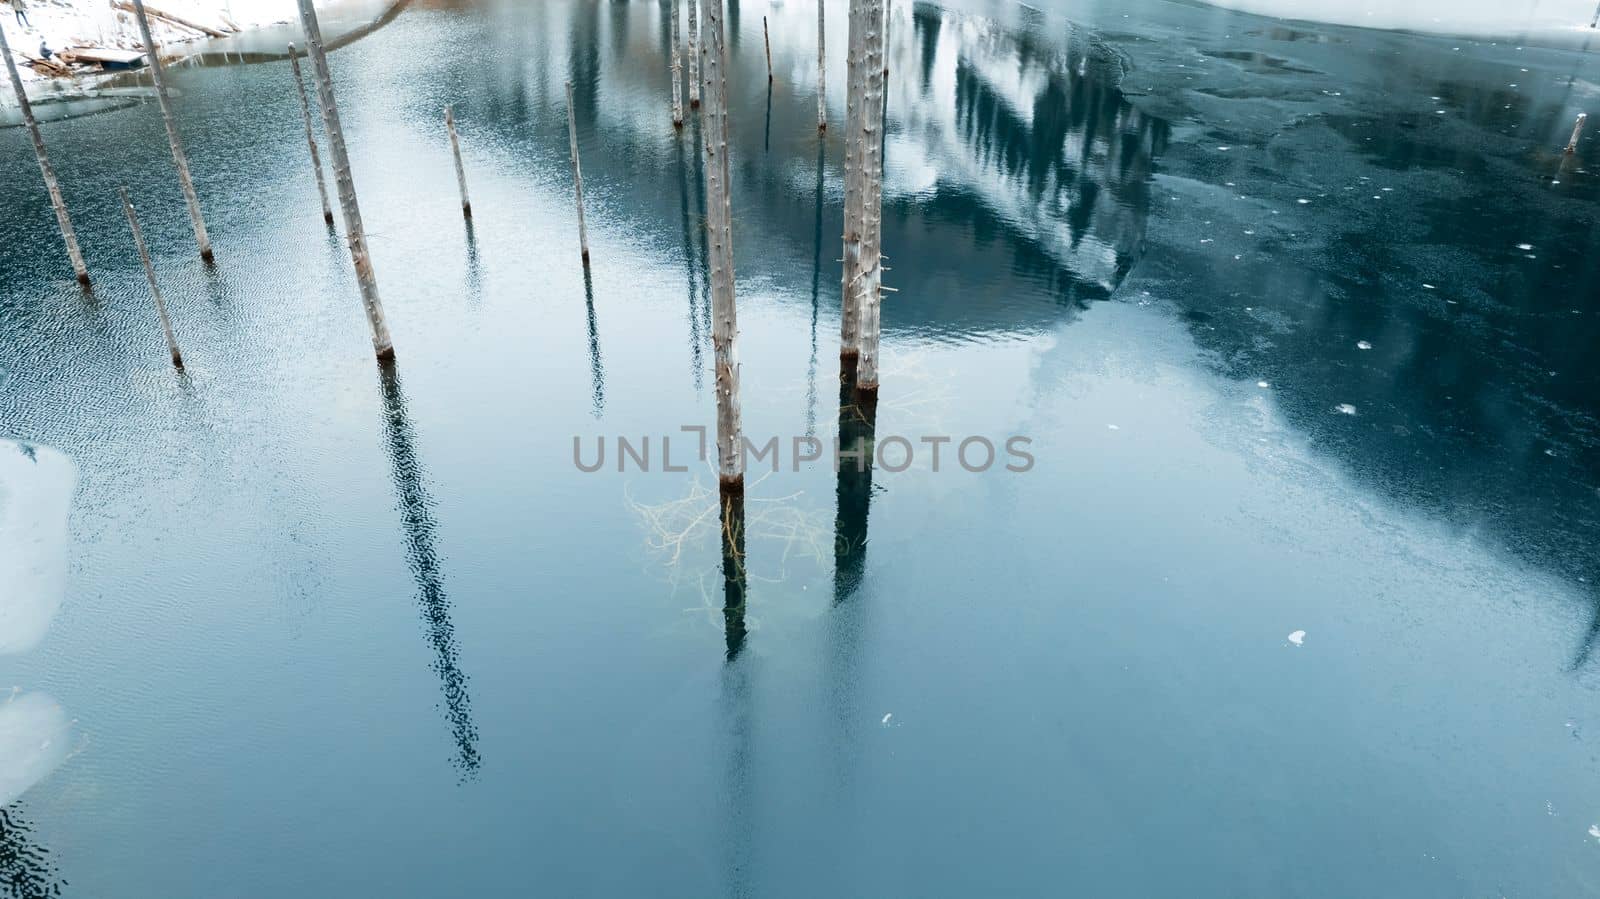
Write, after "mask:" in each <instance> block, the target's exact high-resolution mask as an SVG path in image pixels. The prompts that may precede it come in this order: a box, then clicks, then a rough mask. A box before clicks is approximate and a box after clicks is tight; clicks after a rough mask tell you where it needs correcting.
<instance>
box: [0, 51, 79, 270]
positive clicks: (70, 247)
mask: <svg viewBox="0 0 1600 899" xmlns="http://www.w3.org/2000/svg"><path fill="white" fill-rule="evenodd" d="M0 56H4V57H5V58H6V72H7V73H8V74H9V75H10V76H11V88H12V89H13V90H15V91H16V92H17V106H19V107H20V108H21V109H22V121H23V122H24V123H26V124H27V126H28V136H29V137H30V138H32V139H33V155H34V158H35V159H37V160H39V173H40V174H41V175H43V176H44V189H45V190H46V191H48V192H49V194H50V207H51V208H52V209H54V210H55V213H56V224H57V225H58V226H60V228H61V239H62V240H63V241H65V242H66V244H67V258H68V259H69V260H71V261H72V273H73V274H75V275H77V277H78V283H79V284H82V285H83V286H84V287H88V286H89V269H88V267H87V266H85V265H84V264H83V253H82V252H81V251H80V250H79V249H78V234H77V232H76V231H73V230H72V217H71V216H69V215H67V201H66V200H64V199H62V198H61V185H60V184H58V183H56V170H55V168H54V167H53V166H51V165H50V155H49V154H48V153H46V152H45V149H44V135H42V134H40V133H39V122H38V120H36V119H35V118H34V117H33V104H31V103H29V102H28V92H27V91H26V90H25V89H23V87H22V76H21V75H20V74H18V73H17V63H16V60H14V59H12V58H11V45H10V44H8V43H6V34H5V29H3V28H0Z"/></svg>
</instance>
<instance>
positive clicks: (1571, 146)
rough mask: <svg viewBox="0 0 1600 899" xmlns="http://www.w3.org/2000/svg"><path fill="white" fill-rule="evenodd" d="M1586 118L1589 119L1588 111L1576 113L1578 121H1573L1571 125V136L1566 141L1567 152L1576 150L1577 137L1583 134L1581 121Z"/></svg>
mask: <svg viewBox="0 0 1600 899" xmlns="http://www.w3.org/2000/svg"><path fill="white" fill-rule="evenodd" d="M1588 119H1589V114H1588V113H1586V112H1580V113H1578V121H1577V122H1576V123H1574V124H1573V126H1572V137H1571V139H1569V140H1568V141H1567V152H1568V153H1576V152H1577V151H1578V138H1580V137H1582V136H1583V123H1584V122H1585V121H1588Z"/></svg>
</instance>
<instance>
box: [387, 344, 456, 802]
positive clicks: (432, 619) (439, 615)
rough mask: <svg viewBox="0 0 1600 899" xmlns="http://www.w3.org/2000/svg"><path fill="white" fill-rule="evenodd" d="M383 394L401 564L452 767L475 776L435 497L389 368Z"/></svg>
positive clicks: (395, 375) (396, 379) (396, 377)
mask: <svg viewBox="0 0 1600 899" xmlns="http://www.w3.org/2000/svg"><path fill="white" fill-rule="evenodd" d="M379 384H380V386H381V389H382V392H383V430H384V436H385V438H386V441H385V443H386V446H387V449H388V452H389V462H390V464H391V465H392V466H393V468H394V485H395V491H396V493H397V494H398V495H399V500H400V517H401V527H402V528H403V529H404V531H405V539H406V563H407V564H408V565H409V566H410V568H411V575H412V577H413V578H414V579H415V580H416V583H417V605H418V606H419V607H420V608H421V610H422V621H423V624H424V626H425V628H426V632H427V634H426V635H427V639H428V645H429V646H430V647H432V649H433V652H434V661H433V665H432V667H433V670H434V673H435V674H437V675H438V676H439V682H440V685H441V686H442V688H443V690H444V704H445V718H446V719H447V720H448V721H449V722H450V735H451V737H452V738H453V739H454V742H455V745H456V757H455V760H454V765H455V767H456V769H457V770H458V771H459V772H460V773H461V777H462V778H463V779H464V780H465V779H470V778H472V777H473V776H475V774H476V772H477V770H478V767H479V765H480V764H481V759H480V757H479V755H478V728H477V725H476V724H474V723H473V721H472V698H471V696H469V695H468V693H467V675H466V674H465V673H464V672H463V671H462V670H461V666H460V664H459V654H460V653H459V649H458V647H457V644H456V629H455V624H454V623H453V622H452V621H451V620H450V596H449V594H448V592H446V590H445V585H444V574H443V572H442V571H441V570H440V569H441V562H442V559H441V557H440V555H439V548H438V535H439V523H438V521H437V520H436V519H435V518H434V514H433V510H434V505H435V503H434V499H433V497H432V496H430V495H429V493H428V488H427V486H426V477H425V475H424V473H423V471H422V463H421V460H420V459H419V458H418V457H417V448H416V436H415V434H414V433H413V430H412V426H411V418H410V416H409V414H408V413H407V412H406V401H405V394H404V393H403V392H402V389H401V385H400V377H399V374H398V372H397V370H396V368H395V366H394V365H393V364H392V363H391V364H386V365H383V366H382V367H381V368H380V371H379Z"/></svg>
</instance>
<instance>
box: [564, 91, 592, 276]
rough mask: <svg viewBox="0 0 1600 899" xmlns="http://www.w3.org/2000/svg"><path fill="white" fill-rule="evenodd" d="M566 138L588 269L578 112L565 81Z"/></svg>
mask: <svg viewBox="0 0 1600 899" xmlns="http://www.w3.org/2000/svg"><path fill="white" fill-rule="evenodd" d="M567 138H568V139H569V140H571V142H572V183H573V186H574V189H575V191H576V193H577V197H578V247H579V248H580V249H581V250H583V268H584V270H585V271H588V269H589V225H588V223H587V222H586V221H585V219H584V215H583V165H582V164H580V163H579V162H578V114H577V112H576V111H574V108H573V105H572V82H570V81H568V82H567Z"/></svg>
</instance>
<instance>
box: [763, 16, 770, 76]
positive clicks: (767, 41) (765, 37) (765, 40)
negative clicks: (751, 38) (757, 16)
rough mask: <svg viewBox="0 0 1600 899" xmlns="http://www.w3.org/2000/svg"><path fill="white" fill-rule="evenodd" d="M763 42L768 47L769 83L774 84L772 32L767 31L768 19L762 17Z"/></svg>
mask: <svg viewBox="0 0 1600 899" xmlns="http://www.w3.org/2000/svg"><path fill="white" fill-rule="evenodd" d="M761 40H762V42H763V43H765V44H766V45H767V83H768V84H771V83H772V32H771V31H769V30H767V17H766V16H762V17H761Z"/></svg>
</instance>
